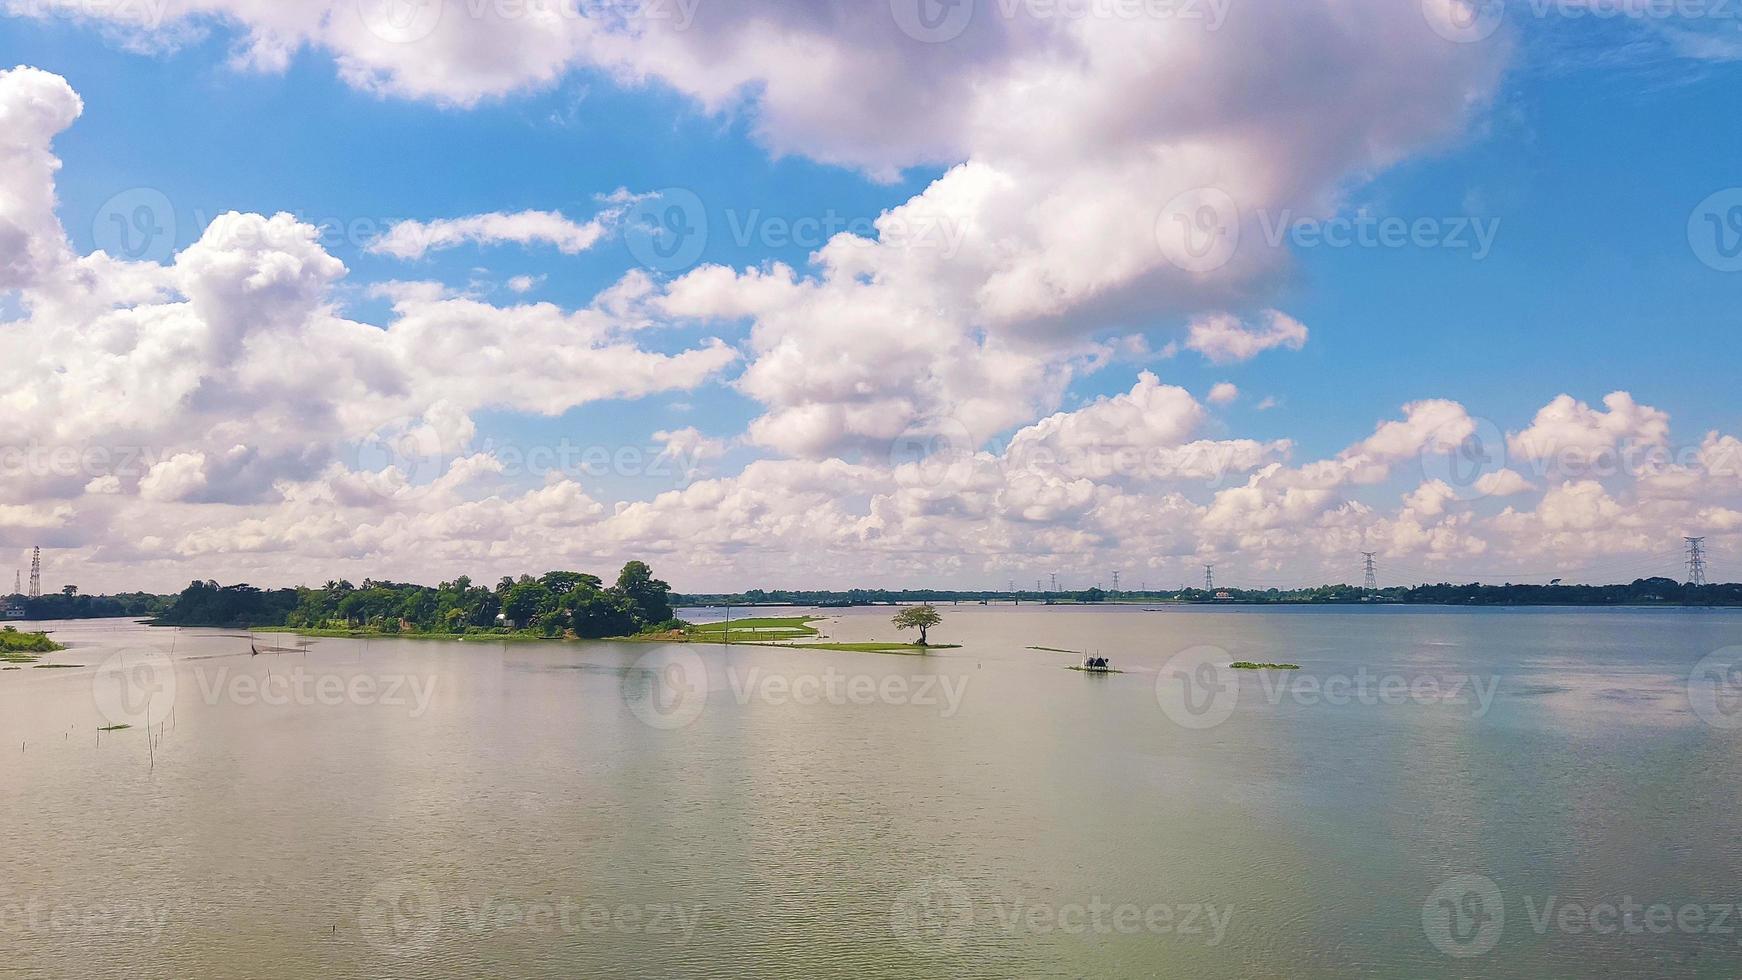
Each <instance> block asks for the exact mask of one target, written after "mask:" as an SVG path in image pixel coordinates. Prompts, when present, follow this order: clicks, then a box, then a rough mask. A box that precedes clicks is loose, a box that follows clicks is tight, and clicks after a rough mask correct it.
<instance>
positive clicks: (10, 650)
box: [0, 626, 66, 664]
mask: <svg viewBox="0 0 1742 980" xmlns="http://www.w3.org/2000/svg"><path fill="white" fill-rule="evenodd" d="M65 649H66V647H63V646H61V645H60V644H59V643H56V642H54V641H53V640H51V639H49V638H48V634H47V633H20V632H18V630H16V629H13V628H12V627H10V626H7V627H5V628H3V629H0V663H8V664H29V663H35V662H36V661H38V660H40V659H42V655H43V654H45V653H53V652H55V651H56V650H65Z"/></svg>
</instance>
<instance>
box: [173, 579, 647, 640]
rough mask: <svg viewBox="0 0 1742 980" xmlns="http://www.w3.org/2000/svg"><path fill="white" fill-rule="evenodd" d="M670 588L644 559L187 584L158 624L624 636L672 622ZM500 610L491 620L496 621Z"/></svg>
mask: <svg viewBox="0 0 1742 980" xmlns="http://www.w3.org/2000/svg"><path fill="white" fill-rule="evenodd" d="M670 594H671V587H670V586H669V585H667V584H666V583H664V582H662V581H660V580H659V579H656V578H654V577H653V572H652V569H650V568H648V566H647V564H646V563H645V562H639V561H632V562H630V563H628V564H627V565H625V566H624V567H623V571H622V574H620V575H619V576H618V579H617V585H615V586H611V587H609V588H607V587H606V586H605V584H604V581H603V580H602V579H600V578H599V576H597V575H589V574H586V573H584V572H570V571H553V572H546V573H545V574H543V575H541V576H539V577H537V578H533V577H532V576H530V575H522V576H521V577H519V578H518V579H516V578H513V577H510V576H504V577H503V578H502V580H501V581H499V582H498V583H497V585H496V587H495V588H494V589H490V588H487V587H485V586H480V585H473V584H472V580H471V579H470V578H469V577H467V576H464V575H462V576H460V577H459V578H457V579H455V580H453V581H451V582H443V583H442V584H441V585H439V586H436V587H435V588H430V587H429V586H424V585H406V584H401V583H396V582H378V581H374V580H372V579H365V580H364V581H363V584H362V585H361V586H356V585H352V584H351V583H350V582H348V581H342V580H341V581H329V582H328V583H327V584H326V585H325V586H323V587H321V588H318V589H310V588H302V589H281V590H278V591H275V592H264V591H261V590H260V589H256V588H254V587H253V586H249V585H232V586H220V585H218V584H217V583H216V582H195V583H193V584H191V585H189V586H188V588H187V589H186V590H184V591H183V592H182V594H181V595H180V596H179V597H177V599H176V600H175V602H174V604H173V605H171V606H170V608H169V609H168V610H166V611H165V612H164V613H163V615H162V616H161V617H160V618H159V620H158V621H159V622H161V623H164V624H167V625H176V626H256V627H268V626H288V627H292V628H300V629H350V630H373V631H378V632H382V633H399V632H417V633H448V634H461V633H468V632H474V631H481V630H492V631H493V630H503V631H508V630H518V631H527V632H533V633H537V634H540V635H543V636H550V637H558V636H563V635H565V634H566V633H568V632H570V631H573V633H574V635H575V636H578V637H583V638H590V639H597V638H601V637H608V636H628V635H631V634H634V633H637V632H641V631H644V630H650V629H659V628H671V627H672V626H673V625H675V624H674V621H673V620H672V613H671V602H670V598H669V597H670ZM499 617H500V619H499Z"/></svg>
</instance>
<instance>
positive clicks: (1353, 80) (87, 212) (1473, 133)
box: [0, 0, 1742, 592]
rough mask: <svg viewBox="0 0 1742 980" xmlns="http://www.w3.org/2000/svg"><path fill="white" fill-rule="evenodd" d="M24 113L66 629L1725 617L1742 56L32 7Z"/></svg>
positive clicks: (1357, 35)
mask: <svg viewBox="0 0 1742 980" xmlns="http://www.w3.org/2000/svg"><path fill="white" fill-rule="evenodd" d="M13 65H16V66H17V67H16V68H10V69H7V68H5V67H0V569H5V570H9V569H7V566H8V565H9V564H10V565H16V566H18V567H21V568H22V567H27V565H28V554H29V550H30V548H32V547H33V546H41V547H42V548H43V549H44V553H45V573H44V585H45V587H46V588H49V589H58V588H60V587H61V586H62V585H65V584H76V585H78V586H79V587H80V588H81V589H82V590H83V591H86V592H98V591H120V590H134V589H145V590H154V591H168V590H174V589H178V588H180V587H182V586H184V585H185V584H186V583H187V582H188V581H189V580H191V579H216V580H219V581H221V582H226V583H229V582H238V581H246V582H250V583H253V584H256V585H262V586H285V585H295V584H319V583H321V582H324V581H326V580H328V579H332V578H341V577H342V578H349V579H352V580H361V579H363V578H376V579H390V580H395V581H418V582H428V583H434V582H437V581H441V580H445V579H451V578H453V577H455V576H458V575H461V574H469V575H471V576H473V577H474V578H479V579H485V580H494V579H495V578H496V577H499V576H501V575H505V574H520V573H523V572H532V573H539V572H542V571H545V570H548V569H553V568H571V569H578V570H586V571H595V572H609V571H610V570H611V569H614V568H615V567H617V566H618V565H620V564H621V563H622V562H623V561H626V560H628V559H630V558H641V559H644V560H647V561H648V562H650V563H651V564H652V565H653V566H654V568H655V569H656V571H657V572H658V573H659V574H660V575H661V576H662V577H664V578H666V579H668V580H669V581H671V582H672V584H673V585H674V586H675V587H676V588H678V589H679V590H680V591H715V590H728V589H743V588H756V587H761V588H798V587H803V588H818V587H849V586H885V587H912V588H963V589H978V588H1003V587H1006V586H1007V585H1008V584H1009V583H1017V584H1018V585H1020V586H1023V587H1032V586H1033V584H1034V583H1035V582H1036V581H1041V580H1044V581H1048V582H1050V581H1051V576H1053V575H1054V574H1056V575H1057V576H1058V580H1059V582H1060V584H1061V587H1065V588H1085V587H1088V586H1090V585H1095V584H1100V585H1103V586H1107V585H1111V583H1112V574H1113V572H1114V571H1118V572H1119V573H1120V582H1121V584H1122V585H1124V586H1127V587H1138V586H1145V585H1146V586H1149V587H1152V588H1161V587H1166V588H1175V587H1178V586H1179V585H1181V584H1184V583H1188V582H1191V583H1198V582H1201V581H1202V578H1203V566H1204V565H1205V564H1214V565H1215V567H1216V578H1217V581H1218V583H1220V584H1224V585H1231V586H1241V587H1249V588H1268V587H1289V586H1299V585H1311V584H1319V583H1323V582H1359V581H1360V578H1361V574H1362V553H1363V552H1373V553H1375V555H1376V561H1377V563H1378V566H1379V569H1380V580H1381V583H1382V584H1413V583H1416V582H1421V581H1470V580H1475V579H1482V580H1487V581H1495V582H1500V581H1518V582H1525V581H1529V582H1541V581H1548V580H1549V579H1551V578H1565V579H1567V580H1569V581H1626V580H1630V579H1632V578H1634V577H1637V576H1644V575H1652V574H1663V575H1671V576H1679V575H1681V574H1683V567H1684V566H1683V561H1682V558H1683V554H1684V545H1683V540H1682V539H1683V537H1684V536H1704V537H1705V538H1706V548H1707V551H1708V552H1709V554H1710V574H1711V576H1712V577H1713V578H1714V580H1732V579H1734V578H1736V577H1737V575H1738V574H1742V572H1739V571H1738V570H1737V569H1736V565H1737V561H1736V559H1737V556H1738V555H1742V440H1739V438H1738V436H1739V435H1742V417H1739V414H1742V396H1739V395H1738V394H1737V390H1736V386H1735V382H1734V377H1735V366H1736V365H1737V364H1738V363H1739V360H1742V359H1739V357H1738V354H1739V353H1742V341H1739V340H1738V327H1739V326H1742V324H1739V323H1738V318H1739V315H1738V312H1737V311H1738V309H1742V306H1739V304H1738V302H1737V300H1738V299H1739V298H1742V129H1739V128H1738V127H1737V126H1735V124H1734V120H1733V118H1732V116H1733V113H1732V112H1731V106H1732V104H1733V102H1734V96H1735V93H1736V92H1737V91H1738V87H1737V86H1738V81H1739V79H1738V74H1739V69H1742V4H1736V5H1730V4H1727V3H1722V2H1718V0H1711V2H1696V0H1683V2H1679V3H1668V2H1650V0H1508V2H1500V0H1292V2H1282V0H1264V2H1259V0H804V2H798V0H790V2H786V3H780V4H774V3H766V2H765V3H749V2H738V0H445V2H444V0H308V2H303V3H297V4H282V3H271V2H266V0H0V66H13ZM8 558H11V559H13V561H11V562H7V561H5V559H8ZM9 585H10V583H5V584H4V585H0V590H4V589H5V587H6V586H9Z"/></svg>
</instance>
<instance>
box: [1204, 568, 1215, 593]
mask: <svg viewBox="0 0 1742 980" xmlns="http://www.w3.org/2000/svg"><path fill="white" fill-rule="evenodd" d="M1204 591H1205V592H1214V591H1216V566H1214V565H1205V566H1204Z"/></svg>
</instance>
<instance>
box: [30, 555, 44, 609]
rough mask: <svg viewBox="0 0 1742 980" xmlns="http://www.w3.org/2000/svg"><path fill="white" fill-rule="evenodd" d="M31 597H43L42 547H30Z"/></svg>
mask: <svg viewBox="0 0 1742 980" xmlns="http://www.w3.org/2000/svg"><path fill="white" fill-rule="evenodd" d="M30 597H31V598H32V599H40V598H42V549H41V548H32V549H30Z"/></svg>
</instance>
